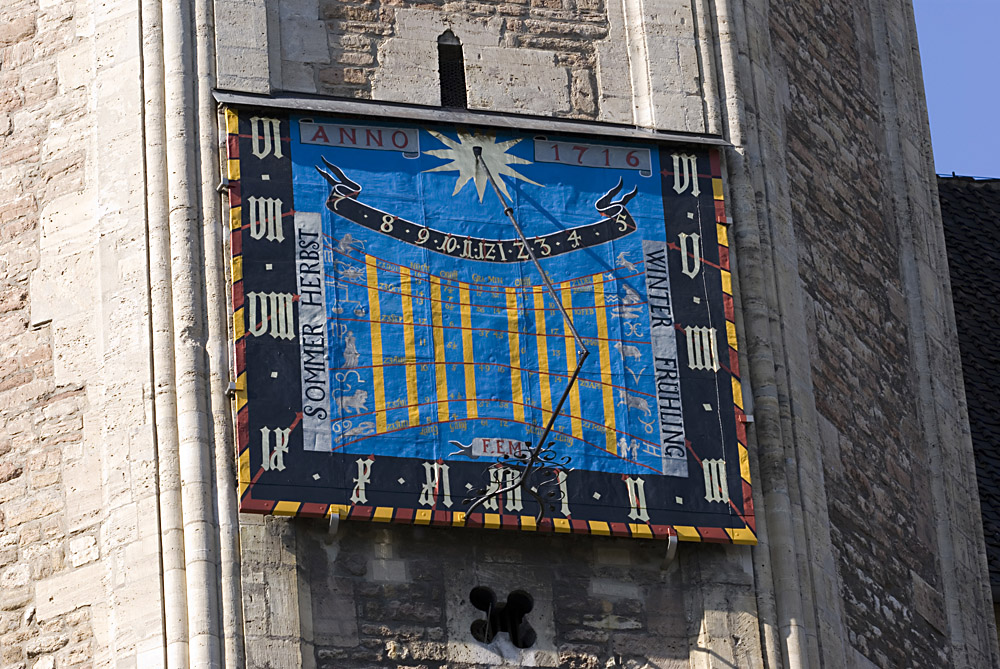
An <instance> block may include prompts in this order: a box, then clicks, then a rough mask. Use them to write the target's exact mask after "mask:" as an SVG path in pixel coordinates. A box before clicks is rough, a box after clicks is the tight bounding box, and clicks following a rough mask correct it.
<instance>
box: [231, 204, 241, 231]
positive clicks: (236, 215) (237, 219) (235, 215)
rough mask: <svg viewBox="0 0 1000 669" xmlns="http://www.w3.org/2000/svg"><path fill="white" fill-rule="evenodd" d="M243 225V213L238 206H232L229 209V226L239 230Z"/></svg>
mask: <svg viewBox="0 0 1000 669" xmlns="http://www.w3.org/2000/svg"><path fill="white" fill-rule="evenodd" d="M242 226H243V213H242V211H241V209H240V207H233V208H232V209H230V210H229V228H230V229H231V230H239V229H240V228H241V227H242Z"/></svg>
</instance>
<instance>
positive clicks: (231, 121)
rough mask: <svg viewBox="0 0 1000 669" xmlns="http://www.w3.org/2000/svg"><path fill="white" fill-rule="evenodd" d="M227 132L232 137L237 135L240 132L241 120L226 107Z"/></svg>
mask: <svg viewBox="0 0 1000 669" xmlns="http://www.w3.org/2000/svg"><path fill="white" fill-rule="evenodd" d="M226 132H227V133H228V134H230V135H236V134H239V132H240V118H239V116H237V115H236V112H235V111H234V110H232V109H230V108H229V107H226Z"/></svg>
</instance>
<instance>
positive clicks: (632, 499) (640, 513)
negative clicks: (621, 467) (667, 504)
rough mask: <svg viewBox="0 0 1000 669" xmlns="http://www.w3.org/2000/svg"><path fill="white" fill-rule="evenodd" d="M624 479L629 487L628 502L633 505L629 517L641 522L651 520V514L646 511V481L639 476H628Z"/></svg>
mask: <svg viewBox="0 0 1000 669" xmlns="http://www.w3.org/2000/svg"><path fill="white" fill-rule="evenodd" d="M624 480H625V486H626V487H627V488H628V503H629V504H630V505H631V506H632V510H631V511H629V513H628V517H629V518H631V519H632V520H635V521H638V522H640V523H647V522H649V514H648V513H647V512H646V490H645V487H646V482H645V481H643V480H642V479H641V478H639V477H638V476H636V477H634V478H633V477H631V476H626V477H624Z"/></svg>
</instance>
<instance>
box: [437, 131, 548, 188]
mask: <svg viewBox="0 0 1000 669" xmlns="http://www.w3.org/2000/svg"><path fill="white" fill-rule="evenodd" d="M427 132H429V133H430V134H431V135H432V136H433V137H434V138H435V139H437V140H438V141H439V142H441V143H442V144H444V145H445V146H447V147H448V148H447V149H434V150H432V151H424V153H427V154H429V155H432V156H434V157H436V158H446V159H449V160H451V162H450V163H445V164H444V165H438V166H437V167H434V168H431V169H429V170H424V171H425V172H458V181H457V182H456V183H455V191H454V192H453V193H452V196H455V195H458V193H459V192H460V191H461V190H462V188H463V187H464V186H465V184H467V183H468V182H469V181H472V182H473V183H475V184H476V193H477V194H478V195H479V201H480V202H482V201H483V194H484V193H485V192H486V185H487V183H488V179H487V177H486V170H484V169H482V168H481V167H480V165H479V161H478V160H476V156H475V154H474V153H473V152H472V148H473V147H475V146H480V147H482V149H483V160H484V161H485V162H486V165H487V166H488V167H489V168H490V171H491V172H493V174H494V175H496V177H497V179H496V182H497V186H499V187H500V190H501V191H503V194H504V195H505V196H507V197H508V198H510V193H508V192H507V184H506V183H504V180H503V179H500V178H499V177H500V176H508V177H511V178H512V179H521V180H522V181H527V182H528V183H530V184H534V185H536V186H541V184H540V183H537V182H535V181H532V180H531V179H529V178H528V177H526V176H524V175H521V174H518V173H517V172H516V171H515V170H514V168H512V167H511V165H530V164H531V161H530V160H525V159H524V158H518V157H517V156H512V155H510V154H509V153H507V151H509V150H510V149H511V147H513V146H514V145H515V144H517V143H518V142H520V141H521V140H520V139H510V140H507V141H506V142H498V141H497V140H496V135H495V134H494V133H491V132H485V133H478V132H473V133H471V134H470V133H468V132H466V131H459V133H458V141H457V142H456V141H455V140H453V139H451V138H450V137H447V136H445V135H443V134H441V133H439V132H436V131H434V130H428V131H427Z"/></svg>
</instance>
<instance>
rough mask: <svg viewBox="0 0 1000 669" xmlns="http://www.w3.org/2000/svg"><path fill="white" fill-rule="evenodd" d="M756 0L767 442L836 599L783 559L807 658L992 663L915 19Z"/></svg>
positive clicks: (890, 8) (886, 11)
mask: <svg viewBox="0 0 1000 669" xmlns="http://www.w3.org/2000/svg"><path fill="white" fill-rule="evenodd" d="M766 4H767V7H765V8H764V10H763V11H762V13H761V15H760V16H759V17H754V20H759V21H760V24H759V25H761V26H764V25H766V26H767V32H768V34H769V37H768V38H767V39H766V40H765V39H760V38H759V39H757V40H754V39H751V41H750V44H751V51H750V57H751V58H752V59H755V60H757V63H758V65H760V66H766V67H768V68H769V70H770V72H771V75H770V77H771V78H772V80H771V81H766V82H765V81H764V80H762V79H761V80H755V81H754V85H755V87H756V89H757V91H758V92H757V94H756V95H755V98H756V100H757V104H758V105H759V107H757V108H756V109H755V111H756V113H757V114H758V116H757V117H756V118H757V119H758V120H759V123H760V131H759V137H760V141H761V144H760V152H761V157H762V159H763V161H764V162H763V163H762V164H760V165H759V166H758V168H759V169H760V170H761V171H762V174H761V177H760V178H759V180H758V182H757V183H758V187H759V190H758V191H757V192H758V195H759V196H760V198H761V199H762V201H764V202H765V203H766V205H765V208H764V210H763V211H764V214H763V215H764V216H766V217H767V218H768V219H770V220H769V221H767V222H766V223H765V224H763V225H762V227H763V228H764V229H765V230H766V232H765V235H766V238H765V241H766V244H767V245H768V246H769V251H770V252H771V254H772V255H771V257H772V258H773V259H774V266H775V267H776V270H775V273H774V274H775V277H776V278H775V282H776V283H775V288H776V298H777V299H776V301H775V307H776V308H777V311H778V313H780V314H781V316H780V319H781V321H782V322H783V324H784V325H783V327H782V328H781V332H780V334H779V335H778V336H776V337H775V345H776V348H777V349H778V350H782V349H783V350H784V359H783V360H780V361H779V368H778V372H779V375H780V377H779V387H778V392H779V401H780V402H781V403H782V405H783V408H784V411H786V412H787V416H788V417H787V420H788V421H789V422H788V423H787V426H788V428H790V429H788V431H785V430H783V432H782V434H783V435H785V438H786V439H789V443H790V444H795V451H796V452H797V456H796V457H797V458H798V471H797V472H795V474H794V475H793V477H792V479H791V487H792V493H793V496H794V495H796V494H797V495H799V497H800V498H801V499H802V502H801V504H802V506H803V507H804V508H806V507H807V506H808V505H809V504H817V503H820V504H824V505H825V507H826V508H825V509H824V511H825V512H826V513H827V514H828V518H829V538H828V539H827V538H826V537H825V536H824V535H825V532H826V530H825V529H824V528H815V527H810V526H809V525H810V523H811V522H815V521H814V518H815V517H808V516H807V519H806V520H805V521H804V523H803V527H802V530H801V531H802V533H803V535H804V537H805V538H806V542H807V545H809V544H811V545H812V546H811V548H812V550H813V551H815V550H816V549H817V548H822V547H823V546H824V545H827V546H829V547H830V549H831V550H832V555H833V556H834V557H835V560H836V582H839V587H838V588H836V590H834V591H835V592H839V594H840V597H841V600H842V601H841V603H840V604H838V605H835V606H832V607H831V606H830V604H829V602H828V601H824V599H825V598H822V597H820V596H819V595H820V593H821V592H822V590H824V589H827V591H829V585H830V573H831V571H830V566H829V562H828V561H824V560H823V559H822V558H819V557H813V558H811V560H812V564H809V561H808V560H807V561H804V563H803V562H800V564H801V565H802V566H803V567H804V570H803V572H802V576H803V583H809V582H810V581H812V587H813V588H814V590H815V592H814V595H813V596H814V597H815V598H816V599H815V600H814V602H812V604H811V606H809V607H808V609H811V610H810V611H809V612H808V613H809V615H811V616H812V617H813V619H814V620H815V621H816V625H817V626H818V630H817V632H818V635H819V642H818V646H819V648H818V650H819V651H821V652H822V655H823V656H824V659H826V660H827V661H831V657H834V656H831V655H830V652H831V649H832V648H836V647H837V646H839V645H841V644H843V639H842V637H843V636H845V635H846V640H847V642H848V643H847V644H846V645H844V648H843V650H840V649H837V650H836V652H837V653H843V655H842V657H843V658H844V659H843V661H845V662H847V663H848V664H851V663H855V662H856V663H862V664H863V663H865V662H871V663H874V664H875V665H877V666H892V665H893V664H894V663H897V662H899V661H900V658H906V663H907V664H909V665H912V666H918V665H920V666H941V665H948V666H991V665H994V664H995V663H996V662H997V654H996V653H997V651H996V645H995V644H993V643H992V641H991V636H992V634H991V633H990V631H989V629H990V627H991V625H992V621H990V620H989V617H988V615H987V616H986V617H984V616H982V615H981V614H980V613H976V614H972V613H971V612H972V611H973V610H975V611H977V612H979V611H988V607H989V599H988V597H987V596H986V593H985V591H984V587H983V586H984V580H983V573H982V571H981V570H982V561H983V546H982V536H981V529H980V526H979V518H978V516H979V512H978V509H977V507H976V504H975V503H974V502H975V480H974V470H973V469H972V466H971V464H972V463H971V452H970V442H969V438H968V434H967V432H968V428H967V427H966V416H965V409H964V394H963V391H962V388H961V383H962V382H961V370H960V367H959V362H958V347H957V341H956V339H955V335H954V317H953V315H952V306H951V300H950V293H949V290H948V279H947V277H948V272H947V261H946V258H945V254H944V246H943V238H942V233H941V225H940V221H939V212H938V209H937V203H936V187H935V182H934V175H933V166H932V164H933V163H932V159H931V147H930V136H929V132H928V128H927V119H926V106H925V102H924V99H923V93H922V90H923V88H922V80H921V72H920V65H919V57H918V54H917V51H916V49H915V48H914V46H913V45H915V43H916V31H915V28H914V23H913V16H912V7H911V6H910V3H908V2H895V1H891V2H881V1H874V0H873V1H870V2H869V1H867V0H863V1H858V2H851V3H845V4H843V5H841V6H838V7H834V6H832V5H830V4H829V3H823V2H801V3H781V2H770V3H766ZM755 49H756V51H755ZM755 106H756V105H755ZM799 319H802V320H801V322H802V325H803V326H804V328H803V331H802V332H796V331H795V330H796V328H795V327H794V326H793V327H789V324H791V323H795V322H796V321H799ZM806 355H807V356H808V360H806V359H805V356H806ZM803 363H805V364H808V370H807V369H805V368H804V364H803ZM782 367H783V369H782ZM782 377H783V378H782ZM812 403H814V408H815V414H812V407H810V404H812ZM811 414H812V415H811ZM814 430H815V432H818V439H816V437H815V436H813V435H812V434H810V432H813V431H814ZM815 432H814V433H813V434H815ZM812 449H816V450H817V452H818V453H819V455H820V457H821V458H822V462H821V468H820V467H817V466H816V465H815V464H814V462H813V461H812V458H810V457H809V455H808V452H807V451H811V450H812ZM817 481H822V482H823V483H824V486H823V492H822V493H820V494H817V493H816V492H815V488H813V486H812V485H810V484H811V483H812V482H817ZM800 486H801V489H800V490H799V491H798V492H797V493H796V491H795V488H797V487H800ZM959 507H961V508H963V510H962V511H959ZM826 541H829V544H826V543H825V542H826ZM961 602H975V604H966V605H964V606H963V605H962V604H961ZM862 658H864V659H862Z"/></svg>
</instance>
